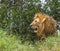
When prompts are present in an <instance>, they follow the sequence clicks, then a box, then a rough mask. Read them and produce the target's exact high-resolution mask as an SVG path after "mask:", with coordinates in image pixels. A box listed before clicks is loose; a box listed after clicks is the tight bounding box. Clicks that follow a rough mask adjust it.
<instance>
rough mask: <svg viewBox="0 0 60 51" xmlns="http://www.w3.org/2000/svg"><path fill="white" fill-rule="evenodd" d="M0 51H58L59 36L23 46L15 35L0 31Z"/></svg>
mask: <svg viewBox="0 0 60 51" xmlns="http://www.w3.org/2000/svg"><path fill="white" fill-rule="evenodd" d="M0 51H60V35H59V36H57V37H48V38H46V40H44V41H35V42H34V44H32V43H30V42H29V41H25V42H24V44H23V43H22V41H21V40H20V39H19V38H18V36H17V35H12V34H11V35H7V33H6V32H5V31H3V30H0Z"/></svg>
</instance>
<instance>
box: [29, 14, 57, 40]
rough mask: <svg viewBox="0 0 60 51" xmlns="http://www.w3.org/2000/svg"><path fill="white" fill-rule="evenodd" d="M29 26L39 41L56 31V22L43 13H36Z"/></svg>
mask: <svg viewBox="0 0 60 51" xmlns="http://www.w3.org/2000/svg"><path fill="white" fill-rule="evenodd" d="M30 25H31V28H32V29H33V30H34V32H35V33H36V34H37V36H39V37H41V39H43V38H45V37H47V36H49V35H54V34H55V33H56V30H57V21H56V20H55V19H53V18H52V17H50V16H48V15H46V14H44V13H36V14H35V16H34V20H33V21H32V23H31V24H30Z"/></svg>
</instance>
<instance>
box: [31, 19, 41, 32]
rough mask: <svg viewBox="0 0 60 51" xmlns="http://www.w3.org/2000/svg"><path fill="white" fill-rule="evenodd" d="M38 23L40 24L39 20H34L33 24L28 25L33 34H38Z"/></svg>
mask: <svg viewBox="0 0 60 51" xmlns="http://www.w3.org/2000/svg"><path fill="white" fill-rule="evenodd" d="M39 23H40V20H39V18H34V20H33V22H32V23H31V24H30V25H31V28H32V29H33V30H34V32H35V33H37V32H38V29H39Z"/></svg>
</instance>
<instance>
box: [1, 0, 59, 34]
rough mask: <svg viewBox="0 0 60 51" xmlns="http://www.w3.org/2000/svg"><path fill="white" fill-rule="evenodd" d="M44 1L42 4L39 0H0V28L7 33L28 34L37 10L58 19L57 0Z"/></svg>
mask: <svg viewBox="0 0 60 51" xmlns="http://www.w3.org/2000/svg"><path fill="white" fill-rule="evenodd" d="M45 2H46V3H45V4H42V3H41V0H1V1H0V28H2V29H4V30H6V31H8V33H18V34H20V35H22V34H26V33H28V34H29V33H31V29H30V23H31V22H32V19H33V17H34V14H35V13H37V12H44V13H46V14H48V15H51V16H54V18H55V19H58V20H60V11H59V10H60V7H59V6H60V5H59V2H58V0H45ZM48 8H49V9H50V10H49V9H48Z"/></svg>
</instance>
